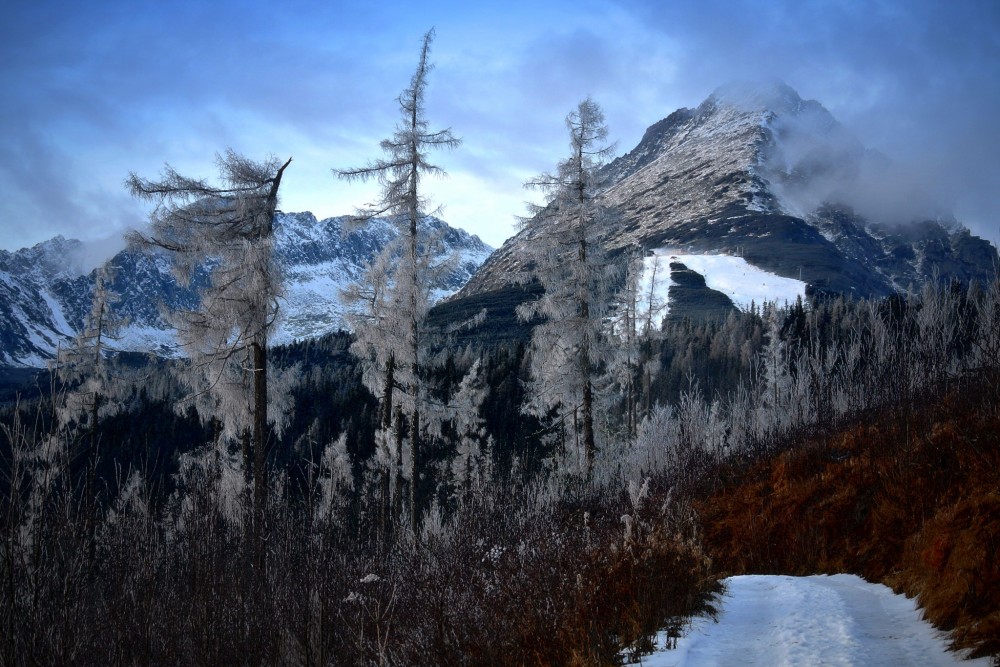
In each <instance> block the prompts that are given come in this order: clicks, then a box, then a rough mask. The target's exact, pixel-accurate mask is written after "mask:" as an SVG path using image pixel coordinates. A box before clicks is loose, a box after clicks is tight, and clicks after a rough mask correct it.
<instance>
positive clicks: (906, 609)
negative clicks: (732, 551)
mask: <svg viewBox="0 0 1000 667" xmlns="http://www.w3.org/2000/svg"><path fill="white" fill-rule="evenodd" d="M725 583H726V589H727V590H726V595H725V596H724V597H723V599H722V604H721V606H722V612H721V614H720V615H719V619H718V623H715V622H714V621H711V620H709V619H697V620H695V622H694V624H693V627H691V628H689V629H688V630H687V631H686V633H685V636H684V637H682V638H681V639H680V640H679V641H678V643H677V648H676V649H675V650H671V651H661V652H658V653H655V654H653V655H651V656H647V657H645V658H643V660H642V662H641V664H642V665H644V666H645V667H667V666H668V665H669V666H671V667H673V666H681V665H684V666H694V665H697V666H698V667H703V666H711V665H718V666H721V665H739V666H740V667H751V666H753V665H759V666H761V667H777V666H779V665H794V666H796V667H797V666H799V665H823V666H834V665H928V666H938V665H956V664H960V665H968V666H972V665H975V666H976V667H979V666H980V665H983V666H985V665H988V664H989V660H987V659H984V660H971V661H964V660H961V659H960V657H959V656H957V655H956V654H954V653H949V652H948V651H947V650H946V641H945V639H944V637H943V634H942V633H940V632H938V631H937V630H935V629H934V628H933V627H932V626H931V625H930V624H928V623H926V622H924V621H922V620H921V619H920V612H919V610H917V608H916V606H915V603H914V601H913V600H909V599H907V598H906V597H904V596H902V595H895V594H893V592H892V590H890V589H889V588H887V587H886V586H883V585H881V584H870V583H868V582H866V581H865V580H864V579H861V578H860V577H856V576H854V575H848V574H838V575H834V576H823V575H817V576H811V577H786V576H743V577H732V578H730V579H727V580H726V582H725ZM658 640H659V642H658V644H657V645H658V646H663V637H662V635H661V637H659V638H658ZM637 664H639V663H637Z"/></svg>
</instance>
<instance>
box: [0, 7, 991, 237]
mask: <svg viewBox="0 0 1000 667" xmlns="http://www.w3.org/2000/svg"><path fill="white" fill-rule="evenodd" d="M431 26H436V28H437V35H438V37H437V39H436V42H435V45H434V51H433V54H432V57H433V59H434V61H435V63H436V64H437V68H436V69H435V70H434V72H433V73H432V75H431V81H430V86H429V88H428V117H429V120H430V123H431V125H432V126H433V127H435V128H438V127H448V126H450V127H452V128H453V130H454V131H455V133H456V134H457V135H459V136H462V137H463V138H464V140H465V144H464V146H463V148H462V149H460V150H459V151H457V152H455V153H452V154H447V155H441V156H439V157H438V156H436V158H437V161H439V162H440V163H441V164H442V166H444V167H445V168H446V169H448V170H449V171H452V173H453V174H454V175H455V178H454V179H453V180H452V182H451V183H450V184H448V187H442V188H441V189H439V190H437V191H436V193H440V196H441V198H442V199H444V201H441V202H440V203H443V204H445V205H446V206H447V205H448V204H449V203H450V202H451V201H456V202H457V201H461V202H463V203H462V204H461V205H454V206H450V207H449V209H450V210H451V211H452V213H453V214H454V215H453V218H451V219H450V221H452V222H456V223H458V224H461V225H466V226H469V227H470V228H472V230H473V231H478V230H477V229H476V228H475V226H476V225H488V226H490V234H489V235H490V236H491V237H492V238H496V236H494V235H493V232H492V230H493V229H501V230H505V232H499V233H501V234H502V233H510V232H512V231H513V224H512V223H511V222H510V221H511V220H512V216H513V215H514V214H516V213H520V212H521V210H514V211H510V210H494V209H496V208H499V207H504V206H508V205H509V202H513V201H517V200H520V199H521V198H522V197H523V196H524V193H522V191H521V188H520V185H521V184H520V181H519V179H520V178H521V175H522V174H529V175H530V174H534V173H537V172H540V171H542V170H545V169H551V168H552V166H553V165H554V164H555V162H556V161H557V160H558V159H559V158H560V157H562V156H563V154H564V153H565V150H566V138H565V127H564V126H563V123H562V120H563V118H564V117H565V115H566V113H567V112H568V111H570V110H571V109H572V108H573V107H574V106H575V105H576V103H577V102H579V101H580V100H581V99H582V98H583V97H585V96H586V95H588V94H590V95H593V96H594V99H595V100H596V101H598V102H599V103H600V104H601V105H602V106H603V108H604V110H605V114H606V116H607V119H608V124H609V126H610V128H611V132H612V136H613V137H617V138H619V139H620V148H621V150H622V151H625V150H628V149H629V148H631V147H632V146H633V145H634V144H635V143H636V142H638V140H639V139H640V138H641V136H642V133H643V131H644V129H645V128H646V127H647V126H648V125H650V124H652V123H654V122H656V121H657V120H659V119H660V118H663V117H665V116H666V115H668V114H669V113H670V112H671V111H673V110H674V109H676V108H677V107H680V106H694V105H697V104H698V103H699V102H700V101H701V100H702V99H704V98H705V97H706V96H707V95H708V94H709V93H710V92H711V91H712V90H713V89H715V88H716V87H717V86H718V85H720V84H721V83H724V82H725V81H729V80H732V79H738V78H761V77H762V76H777V77H780V78H782V79H784V80H785V81H787V82H788V83H789V84H791V85H792V86H793V87H795V88H796V89H797V90H798V91H799V92H800V93H801V94H802V95H803V96H804V97H807V98H815V99H817V100H819V101H821V102H822V103H823V104H824V105H825V106H826V107H827V108H828V109H830V111H831V112H832V113H833V114H834V116H836V117H837V118H838V119H840V120H841V121H842V122H843V123H844V124H845V126H847V128H848V129H850V130H851V131H852V132H853V133H854V134H856V135H857V136H858V137H859V138H860V140H861V141H862V142H863V143H864V144H865V145H866V146H869V147H873V148H876V149H878V150H881V151H882V152H884V153H886V154H887V155H890V156H891V157H892V158H893V159H894V161H896V162H897V163H900V164H907V165H911V164H917V165H919V166H920V169H921V170H924V171H926V172H927V176H928V178H929V179H930V180H931V182H933V183H935V184H936V185H938V186H940V187H941V188H942V189H943V190H946V192H945V194H944V195H943V196H945V198H948V199H949V200H950V201H953V202H954V205H955V206H956V210H957V211H958V212H959V213H960V215H961V216H966V215H968V216H969V217H968V218H964V217H963V218H962V219H963V221H965V222H968V223H969V224H970V225H971V226H973V228H974V229H975V230H976V231H979V232H981V233H982V232H984V231H985V232H987V233H991V234H992V236H993V237H994V238H996V237H997V236H1000V233H998V232H997V231H996V230H995V227H996V222H995V221H996V216H997V205H996V202H994V201H992V196H991V194H990V193H991V192H992V190H993V189H994V188H995V183H996V182H1000V167H998V166H997V164H998V163H997V160H996V159H995V156H996V155H1000V133H997V132H995V131H993V128H992V123H993V122H994V119H995V118H997V117H998V116H1000V86H997V85H996V83H995V82H996V81H998V80H1000V47H998V37H997V35H998V34H1000V30H998V27H1000V5H998V4H997V3H996V2H995V1H993V0H961V1H960V2H955V3H938V2H931V0H886V1H880V2H875V1H871V2H855V3H835V2H820V1H818V0H799V1H797V2H791V1H787V2H768V3H759V2H733V1H731V0H703V1H701V2H694V1H683V0H681V1H678V2H670V3H663V2H653V1H652V0H620V1H619V2H606V1H605V2H598V1H596V0H576V1H575V2H573V3H569V2H566V1H565V0H557V1H556V2H552V3H546V4H545V5H544V6H538V5H537V3H529V2H527V0H511V1H510V2H507V3H504V4H503V5H502V6H500V5H498V6H489V5H484V6H475V5H469V4H468V3H459V2H456V1H453V0H442V2H439V3H434V4H433V5H432V6H417V5H412V6H411V5H403V4H399V3H389V4H385V3H382V4H374V5H373V4H371V3H362V2H353V1H345V2H337V3H326V4H320V5H317V4H316V3H311V2H306V1H305V0H290V2H289V3H286V4H285V5H283V6H282V8H281V9H280V11H278V10H275V8H274V5H273V3H265V2H263V1H262V0H251V1H250V2H241V3H233V2H226V1H222V2H215V3H198V2H178V3H162V2H159V3H157V2H146V1H144V0H133V1H131V2H124V1H123V0H108V1H107V2H101V3H98V4H97V5H82V4H80V3H65V2H59V1H55V0H38V2H33V3H21V4H19V5H17V6H15V7H12V8H10V11H9V12H7V13H5V20H4V22H2V23H0V90H2V91H3V93H4V102H5V103H4V105H3V107H2V108H0V189H2V190H3V191H4V192H5V194H7V196H5V198H4V199H5V201H4V202H0V225H2V226H3V229H4V234H2V236H3V237H4V239H5V240H4V241H2V242H3V243H5V244H8V245H11V244H18V243H24V242H28V241H32V242H33V241H37V240H41V238H44V237H41V236H40V234H42V233H45V234H46V236H51V235H52V234H51V233H50V232H51V231H55V230H65V231H64V233H67V235H70V234H74V235H75V234H76V233H77V232H78V231H81V230H82V231H83V232H85V233H86V232H88V231H89V232H91V233H98V232H100V231H102V230H100V229H99V228H100V227H101V225H102V222H101V218H102V214H101V212H100V211H97V210H96V207H98V206H100V207H108V208H107V210H106V211H105V212H104V216H103V217H105V218H107V220H109V221H115V222H113V223H111V222H109V223H108V224H114V225H119V224H125V222H124V221H125V220H126V219H128V218H133V219H134V218H135V217H136V216H138V217H140V218H141V217H142V211H141V210H140V209H139V208H138V207H137V206H136V205H134V204H131V203H129V202H127V201H126V200H125V199H124V196H123V193H122V190H121V180H122V179H123V178H124V176H125V174H126V173H127V172H128V171H129V170H134V171H136V172H138V173H140V174H143V175H147V174H149V175H152V174H155V173H156V172H157V171H158V170H159V169H160V168H161V166H162V164H163V163H164V162H170V163H171V164H173V165H174V166H176V167H177V168H178V169H179V170H181V171H183V172H184V173H191V174H193V175H203V176H211V175H212V174H213V173H214V169H213V167H212V163H211V159H212V156H213V155H214V153H216V152H217V151H221V150H225V149H226V148H227V147H230V146H231V147H233V148H235V149H237V150H241V151H243V152H246V153H247V154H248V155H252V156H254V157H264V156H266V155H267V154H268V153H278V154H281V155H286V154H287V155H294V156H296V163H295V165H296V169H297V170H298V172H297V173H301V174H302V180H301V181H297V180H296V176H295V174H294V173H289V180H288V183H287V185H286V186H283V188H286V187H287V190H286V192H287V194H288V197H287V202H286V203H287V204H292V203H294V204H296V205H300V206H303V207H308V208H311V209H313V210H314V212H316V213H319V214H335V213H343V212H346V211H347V210H350V209H351V208H352V207H353V206H354V205H356V204H359V203H362V202H360V201H356V200H354V199H353V192H352V191H345V190H344V189H342V188H341V187H340V186H339V185H338V184H337V183H335V182H334V181H333V180H332V177H330V179H329V180H325V179H326V174H328V173H329V169H330V168H331V167H335V166H338V167H339V166H351V165H354V164H360V163H364V162H365V161H366V160H368V159H370V158H372V157H375V156H377V154H378V141H379V140H380V139H381V138H383V137H386V136H388V135H389V134H391V132H392V129H393V126H394V124H395V121H396V114H397V109H396V105H395V101H394V99H395V96H396V95H398V93H399V92H400V91H401V90H402V89H403V88H404V87H405V86H406V84H407V83H408V81H409V76H410V75H411V73H412V69H413V67H414V65H415V62H416V55H417V51H418V48H419V41H420V37H421V35H422V34H423V33H424V31H425V30H427V29H428V28H429V27H431ZM307 159H308V161H309V163H308V164H307ZM449 188H450V189H449ZM8 193H9V194H8ZM477 198H478V199H480V200H482V201H483V202H484V203H485V202H488V204H489V206H490V207H491V208H490V209H488V210H484V211H483V212H482V214H480V215H472V214H471V211H473V210H474V207H473V206H472V204H471V202H474V201H475V200H476V199H477ZM18 219H23V220H24V222H23V223H19V222H17V220H18ZM991 221H992V222H991ZM990 227H992V228H994V230H993V231H992V232H991V231H990V229H989V228H990ZM484 235H486V234H484Z"/></svg>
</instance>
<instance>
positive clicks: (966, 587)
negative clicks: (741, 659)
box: [696, 388, 1000, 655]
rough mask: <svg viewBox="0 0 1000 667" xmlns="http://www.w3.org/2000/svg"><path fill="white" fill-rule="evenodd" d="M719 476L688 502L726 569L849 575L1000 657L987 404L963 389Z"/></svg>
mask: <svg viewBox="0 0 1000 667" xmlns="http://www.w3.org/2000/svg"><path fill="white" fill-rule="evenodd" d="M970 395H971V397H972V398H971V399H970ZM722 477H723V478H725V479H728V482H727V483H725V484H724V485H722V487H721V488H718V489H717V490H715V491H712V492H705V493H703V494H701V497H700V499H699V500H698V501H697V503H696V507H697V509H698V511H699V514H700V516H701V519H702V524H703V530H704V538H705V544H706V549H707V551H708V553H709V555H710V556H711V557H712V558H713V559H714V561H715V563H716V565H717V566H718V567H719V568H720V569H721V570H722V571H723V572H725V573H726V574H741V573H784V574H807V573H815V572H820V573H834V572H853V573H857V574H860V575H862V576H864V577H865V578H866V579H868V580H870V581H880V582H884V583H886V584H888V585H890V586H892V587H893V588H894V589H895V590H897V591H900V592H904V593H906V594H907V595H909V596H914V595H916V596H918V601H919V603H920V605H921V606H922V607H923V609H924V613H925V615H926V617H927V618H928V619H929V620H931V621H932V622H933V623H934V624H935V625H937V626H938V627H941V628H944V629H947V630H951V631H952V640H953V644H954V646H955V647H956V648H967V649H972V650H973V652H974V654H975V655H1000V557H998V553H1000V411H998V409H997V406H996V403H995V402H991V401H988V400H986V399H984V398H983V397H982V396H981V395H978V394H976V393H975V392H971V394H970V392H969V389H968V388H965V390H963V392H962V393H961V394H959V393H957V392H956V393H952V394H949V395H948V396H947V397H946V398H945V399H943V400H940V401H937V402H930V401H928V402H927V403H926V404H924V405H921V406H919V407H918V408H916V409H912V410H908V411H906V412H902V411H899V412H894V413H891V414H882V415H877V416H873V417H872V418H871V419H867V420H865V422H864V423H858V424H856V425H854V426H853V427H851V428H848V429H844V430H843V431H841V432H840V433H837V434H835V435H833V436H828V437H825V438H822V439H819V438H815V439H812V440H809V441H807V442H803V443H797V444H796V445H795V446H794V447H792V448H790V449H789V450H787V451H785V452H784V453H782V454H780V455H778V456H775V457H773V458H770V459H767V460H762V461H759V462H757V463H756V464H755V465H753V466H752V467H750V468H749V469H747V470H742V471H739V470H737V471H734V470H727V471H724V472H723V473H722Z"/></svg>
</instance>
